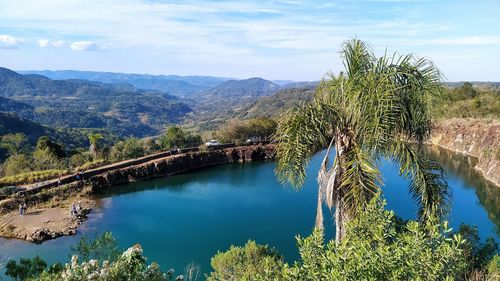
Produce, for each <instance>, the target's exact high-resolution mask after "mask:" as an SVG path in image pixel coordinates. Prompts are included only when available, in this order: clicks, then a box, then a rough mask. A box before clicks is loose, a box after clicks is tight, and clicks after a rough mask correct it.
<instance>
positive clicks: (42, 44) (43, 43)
mask: <svg viewBox="0 0 500 281" xmlns="http://www.w3.org/2000/svg"><path fill="white" fill-rule="evenodd" d="M37 44H38V46H39V47H40V48H47V47H48V46H49V40H47V39H41V40H38V41H37Z"/></svg>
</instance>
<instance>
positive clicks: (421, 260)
mask: <svg viewBox="0 0 500 281" xmlns="http://www.w3.org/2000/svg"><path fill="white" fill-rule="evenodd" d="M384 206H385V202H384V201H381V200H380V199H379V197H378V196H377V197H376V198H375V199H373V200H372V201H371V202H370V204H369V205H368V206H367V207H366V209H365V210H364V211H363V213H362V215H361V216H359V217H358V218H356V219H354V220H352V221H350V222H349V223H348V225H347V227H346V236H345V238H344V239H343V241H342V242H341V243H340V244H339V245H336V244H335V241H334V240H332V241H329V242H327V243H326V245H325V242H324V238H323V235H322V233H321V232H320V231H319V230H315V231H314V233H313V234H312V235H311V236H309V237H307V238H305V239H303V238H300V237H299V238H297V240H298V247H299V252H300V257H301V258H300V261H298V262H295V263H294V264H293V265H289V264H285V265H284V266H283V269H282V270H280V267H281V266H276V265H275V266H270V267H267V265H268V264H269V263H271V262H273V261H276V259H274V258H273V257H274V256H275V254H274V253H268V252H266V251H257V253H259V255H246V252H245V250H244V249H239V248H234V247H232V248H231V249H230V250H229V251H228V252H226V253H222V254H221V253H219V254H217V256H216V257H215V258H214V259H213V260H212V266H213V267H214V270H215V271H214V272H212V273H211V275H210V277H212V278H213V279H212V280H290V281H295V280H301V281H307V280H311V281H313V280H314V281H316V280H452V279H462V278H463V277H464V276H465V271H466V267H467V265H466V262H467V258H466V257H465V255H464V254H463V250H462V249H461V246H462V245H463V244H464V239H463V238H462V237H461V236H460V235H453V236H451V237H449V232H450V229H448V227H447V224H446V223H443V224H439V223H435V222H432V221H430V222H428V223H426V224H420V223H418V222H415V221H409V222H407V223H406V224H404V227H403V228H402V229H399V230H398V228H399V227H401V226H400V224H401V220H397V219H396V217H395V216H394V213H393V212H391V211H386V210H384ZM247 247H248V248H250V249H259V248H258V247H259V246H253V245H250V246H248V245H247V246H245V248H247ZM261 247H262V246H261ZM266 260H267V261H269V263H267V264H266V263H264V264H262V263H263V261H266ZM231 276H234V278H230V277H231ZM210 277H209V278H210Z"/></svg>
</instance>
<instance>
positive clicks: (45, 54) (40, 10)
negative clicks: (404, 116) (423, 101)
mask: <svg viewBox="0 0 500 281" xmlns="http://www.w3.org/2000/svg"><path fill="white" fill-rule="evenodd" d="M499 15H500V1H498V0H475V1H460V0H456V1H452V0H442V1H437V0H436V1H433V0H380V1H378V0H371V1H347V0H345V1H299V0H282V1H257V0H256V1H201V0H196V1H190V0H187V1H161V0H82V1H72V0H43V1H35V0H0V66H4V67H8V68H12V69H16V70H27V69H52V70H56V69H79V70H98V71H115V72H128V73H153V74H180V75H214V76H225V77H236V78H247V77H254V76H260V77H264V78H267V79H289V80H297V81H303V80H318V79H320V78H321V77H322V76H323V75H324V73H325V72H327V71H333V72H334V73H336V72H339V71H340V70H341V69H342V65H341V62H340V58H339V54H338V51H339V49H340V46H341V44H342V42H343V41H345V40H347V39H349V38H352V37H357V38H359V39H362V40H365V41H367V42H369V43H370V45H371V46H372V47H373V49H374V50H375V52H376V53H377V54H379V55H381V54H383V52H384V50H385V49H386V48H387V50H388V51H389V52H394V51H397V52H399V53H409V52H412V53H415V54H417V55H418V56H422V57H429V58H431V59H432V60H433V61H434V62H435V64H436V65H437V66H438V67H439V68H440V70H441V71H442V72H443V74H444V75H445V76H446V79H447V80H448V81H459V80H480V81H500V16H499Z"/></svg>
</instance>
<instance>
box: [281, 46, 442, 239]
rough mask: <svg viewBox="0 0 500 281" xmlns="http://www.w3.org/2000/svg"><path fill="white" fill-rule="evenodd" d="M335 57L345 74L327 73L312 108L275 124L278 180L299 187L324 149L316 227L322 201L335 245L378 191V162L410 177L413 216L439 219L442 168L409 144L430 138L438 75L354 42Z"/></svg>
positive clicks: (409, 58)
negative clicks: (331, 219) (331, 213)
mask: <svg viewBox="0 0 500 281" xmlns="http://www.w3.org/2000/svg"><path fill="white" fill-rule="evenodd" d="M341 56H342V58H343V64H344V67H345V72H340V74H339V75H337V76H334V75H333V74H327V77H326V78H325V79H323V81H322V82H321V83H320V85H319V86H318V88H317V90H316V92H315V97H314V99H313V101H312V102H311V103H309V104H302V105H301V106H299V107H297V108H293V109H290V110H288V111H287V112H286V113H285V114H284V115H283V116H282V118H281V119H280V121H279V123H278V128H277V132H276V135H275V139H276V140H277V143H278V145H277V148H276V158H277V167H276V174H277V175H278V178H279V179H280V181H281V182H282V183H283V184H286V183H289V184H291V185H292V186H293V187H295V188H297V189H300V187H301V186H302V184H303V183H304V179H305V176H306V172H305V167H306V165H307V164H308V162H309V160H310V158H311V157H312V156H313V155H314V154H315V153H317V152H318V151H320V150H322V149H324V148H327V153H326V156H325V158H324V159H323V163H322V165H321V168H320V171H319V173H318V207H317V216H316V227H317V228H319V229H321V230H322V229H323V214H322V204H323V202H324V201H326V204H327V206H328V207H329V208H330V209H332V208H334V207H335V225H336V242H337V243H339V242H340V241H341V239H342V237H343V235H344V226H345V223H346V222H347V221H349V220H350V219H352V218H353V217H355V216H356V215H357V214H358V212H359V211H360V210H362V209H363V206H366V204H367V203H368V202H369V200H370V199H371V198H372V197H373V196H374V195H375V194H376V193H377V192H378V191H379V189H380V186H381V184H382V179H381V175H380V171H379V169H378V166H379V164H380V160H382V159H393V160H395V161H396V162H397V163H398V164H399V165H400V173H401V174H402V175H404V176H406V177H408V178H410V179H411V181H410V186H409V188H410V191H411V193H412V195H413V198H414V199H415V200H416V201H417V202H418V203H419V206H420V207H419V211H418V215H419V219H421V220H427V219H429V218H431V217H436V218H440V217H442V216H443V215H444V214H445V213H446V211H447V206H448V205H449V204H448V203H449V196H450V191H449V188H448V185H447V183H446V181H445V179H444V175H443V171H442V169H441V168H440V167H439V166H438V165H437V164H436V163H434V162H433V161H431V160H429V159H426V158H424V157H422V156H421V155H420V154H419V153H418V150H417V149H416V147H415V145H413V143H417V144H421V143H422V142H423V141H424V140H425V139H426V138H427V137H428V136H429V133H430V130H431V115H430V113H431V108H430V107H431V103H432V102H433V100H434V98H435V97H436V96H437V95H439V94H440V93H441V92H442V87H441V75H440V73H439V71H438V70H437V69H436V68H435V67H434V65H433V64H432V62H431V61H429V60H426V59H418V58H416V57H415V56H414V55H412V54H409V55H404V56H401V55H397V54H394V55H393V56H387V54H386V55H384V56H383V57H381V58H376V57H375V55H374V54H373V52H372V51H371V49H370V47H369V46H368V45H367V44H366V43H364V42H362V41H360V40H357V39H352V40H350V41H347V42H345V43H344V44H343V48H342V51H341ZM332 147H334V148H335V159H334V162H333V164H330V162H329V159H328V155H329V153H330V149H331V148H332Z"/></svg>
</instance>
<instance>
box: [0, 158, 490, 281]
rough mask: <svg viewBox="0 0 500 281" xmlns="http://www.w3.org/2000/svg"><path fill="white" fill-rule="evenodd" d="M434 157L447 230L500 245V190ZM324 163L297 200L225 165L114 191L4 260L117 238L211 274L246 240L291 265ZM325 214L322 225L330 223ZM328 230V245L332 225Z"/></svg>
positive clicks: (264, 165) (393, 187)
mask: <svg viewBox="0 0 500 281" xmlns="http://www.w3.org/2000/svg"><path fill="white" fill-rule="evenodd" d="M428 153H429V155H430V156H431V157H432V158H434V159H435V160H437V161H438V162H439V163H441V165H442V166H443V167H444V168H445V171H446V174H447V177H448V182H449V184H450V186H451V187H452V192H453V200H452V210H451V213H450V215H449V218H448V220H449V221H450V225H451V227H454V228H458V226H459V225H460V224H461V223H467V224H471V225H477V227H478V229H479V232H480V235H481V237H482V238H483V239H484V238H486V237H494V238H495V239H496V240H497V241H500V234H499V233H500V231H499V228H500V188H497V187H494V186H492V185H490V184H488V183H487V182H486V181H484V180H483V179H481V178H480V176H479V175H478V174H476V172H475V171H474V170H473V169H472V168H471V165H472V164H471V163H472V161H473V160H472V159H470V158H468V157H464V156H461V155H457V154H452V153H450V152H447V151H446V150H443V149H437V148H433V149H432V151H430V150H429V152H428ZM323 155H324V152H323V153H319V154H318V155H316V156H315V157H314V158H313V160H312V161H311V164H310V165H309V167H308V175H309V176H308V179H307V181H306V184H305V185H304V187H303V189H302V190H301V191H298V192H297V191H293V190H290V189H286V188H284V187H282V186H281V185H280V184H279V183H278V182H277V180H276V177H275V175H274V167H275V165H274V163H273V162H258V163H246V164H232V165H223V166H217V167H212V168H207V169H203V170H199V171H195V172H191V173H187V174H182V175H177V176H173V177H168V178H161V179H155V180H150V181H145V182H137V183H133V184H128V185H123V186H116V187H114V188H113V191H112V193H109V194H105V195H102V196H101V197H100V198H99V199H98V205H97V207H96V209H95V210H94V212H93V213H92V214H91V216H90V219H89V220H88V221H87V222H85V223H84V224H83V225H82V226H81V228H80V229H79V230H78V234H77V235H75V236H73V237H62V238H59V239H56V240H52V241H47V242H45V243H42V244H40V245H35V244H30V243H26V242H24V241H19V240H5V239H0V256H1V257H2V258H3V259H6V258H19V257H33V256H34V255H36V254H38V255H40V256H41V257H42V258H44V259H46V260H47V261H48V262H49V263H53V262H63V261H66V260H68V256H69V255H70V253H71V251H70V247H71V246H72V245H75V244H76V242H77V241H78V240H79V238H80V237H81V236H90V237H92V236H94V235H95V234H100V233H102V232H104V231H112V232H113V234H114V236H115V237H116V238H117V240H118V241H119V243H120V246H122V247H123V248H127V247H129V246H131V245H133V244H135V243H140V244H141V245H142V246H143V249H144V253H145V255H146V256H147V257H148V261H149V262H152V261H157V262H158V263H159V264H160V266H161V267H162V269H163V270H165V271H166V270H168V269H170V268H174V269H175V270H176V273H179V274H180V273H182V272H183V271H184V267H185V266H186V265H187V264H189V263H191V262H194V263H196V264H198V265H200V267H201V271H202V272H203V273H207V272H210V270H211V267H210V258H211V257H212V256H213V255H214V254H215V253H216V252H217V250H225V249H228V248H229V246H230V245H231V244H234V245H243V244H244V243H245V242H246V241H248V240H249V239H252V240H255V241H257V243H260V244H268V245H270V246H273V247H275V248H276V249H278V250H279V251H280V252H281V253H282V254H283V255H284V256H285V257H286V259H287V260H288V261H293V260H295V259H296V258H297V257H298V252H297V248H296V245H295V238H294V237H295V236H296V235H302V236H306V235H308V234H310V233H311V230H312V227H313V225H314V219H315V210H316V191H317V185H316V172H317V171H318V168H319V164H320V161H321V159H322V156H323ZM381 169H382V172H383V177H384V181H385V186H384V187H383V194H384V198H385V199H387V202H388V205H387V208H388V209H392V210H394V211H395V212H396V214H397V215H399V216H400V217H402V218H404V219H412V218H415V213H416V209H417V206H416V204H415V203H414V202H413V200H412V198H411V195H410V194H409V192H408V188H407V186H408V183H407V181H406V180H405V179H403V178H401V177H399V176H398V167H397V166H396V165H395V164H393V163H391V162H384V163H382V167H381ZM328 213H329V212H328V211H326V214H327V215H326V217H325V223H327V224H332V218H331V216H329V215H328ZM327 230H328V231H327V235H328V236H329V237H332V236H333V233H332V232H333V227H327ZM2 271H3V270H2ZM2 273H3V272H2ZM200 279H203V278H200Z"/></svg>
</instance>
